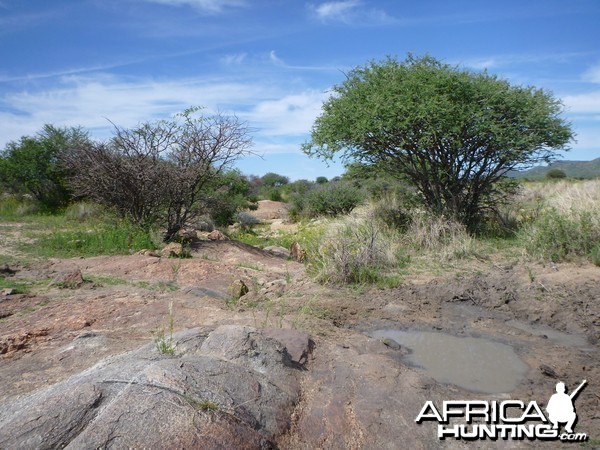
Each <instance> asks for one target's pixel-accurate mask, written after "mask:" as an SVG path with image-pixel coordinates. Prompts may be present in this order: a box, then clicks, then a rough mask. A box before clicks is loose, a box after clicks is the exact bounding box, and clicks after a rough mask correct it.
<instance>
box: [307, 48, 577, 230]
mask: <svg viewBox="0 0 600 450" xmlns="http://www.w3.org/2000/svg"><path fill="white" fill-rule="evenodd" d="M562 111H563V106H562V104H561V102H560V101H559V100H557V99H555V98H553V96H552V95H551V94H550V93H548V92H546V91H544V90H540V89H535V88H533V87H522V86H512V85H510V84H509V83H508V82H507V81H505V80H502V79H499V78H498V77H496V76H493V75H488V74H487V73H485V72H484V73H474V72H470V71H467V70H461V69H458V68H456V67H452V66H450V65H447V64H444V63H442V62H440V61H438V60H436V59H434V58H432V57H430V56H425V57H421V58H415V57H412V56H410V55H409V57H408V58H407V59H406V60H405V61H402V62H399V61H397V60H395V59H392V58H388V59H386V60H384V61H382V62H371V63H369V64H367V65H366V66H364V67H358V68H356V69H354V70H352V71H351V72H350V73H349V74H348V75H347V79H346V80H345V81H344V82H343V83H341V84H340V85H337V86H335V87H334V88H333V94H332V95H331V97H330V98H329V100H327V101H326V102H325V104H324V105H323V113H322V114H321V116H320V117H318V118H317V119H316V122H315V124H314V126H313V130H312V135H311V141H310V142H308V143H306V144H305V145H304V146H303V150H304V152H305V153H307V154H308V155H311V156H318V157H321V158H324V159H331V158H333V156H334V155H335V154H336V153H341V154H342V157H343V159H344V160H345V161H346V162H349V161H358V162H361V163H363V164H377V165H378V166H379V167H384V168H385V170H387V171H389V172H390V173H392V174H394V175H395V176H399V177H401V176H402V175H403V174H404V175H405V176H406V177H407V178H408V179H409V180H410V181H411V182H412V183H413V184H414V185H415V186H416V188H417V190H418V191H419V193H420V195H421V197H422V199H423V200H424V202H425V204H426V205H427V206H428V207H429V208H430V209H431V210H432V211H433V212H435V213H440V214H446V215H450V216H452V217H454V218H456V219H458V220H460V221H461V222H463V223H465V224H466V225H467V226H469V227H470V228H471V229H474V228H475V227H476V225H477V224H478V222H479V220H480V219H481V216H482V214H483V213H484V212H485V211H486V210H487V209H488V208H494V207H495V206H496V205H497V204H498V202H499V201H500V200H501V199H502V198H503V197H504V196H505V195H506V193H507V191H506V190H505V189H504V188H502V183H500V182H501V181H502V179H503V176H504V175H505V174H506V172H508V171H509V170H512V169H515V168H524V167H528V166H531V165H533V164H536V163H539V162H541V161H550V160H552V159H553V158H554V156H555V152H556V151H557V150H560V149H566V146H567V144H568V143H569V141H571V140H572V138H573V133H572V131H571V128H570V125H569V124H568V123H567V122H566V121H565V120H564V119H562V118H561V117H560V115H561V113H562Z"/></svg>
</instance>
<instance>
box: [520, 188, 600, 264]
mask: <svg viewBox="0 0 600 450" xmlns="http://www.w3.org/2000/svg"><path fill="white" fill-rule="evenodd" d="M527 189H528V192H526V194H527V195H529V196H534V197H536V198H537V199H538V200H537V201H538V204H539V205H540V206H539V208H538V213H537V215H536V217H534V219H533V220H531V221H530V223H528V224H526V225H525V226H524V227H523V229H522V231H521V235H520V237H521V239H522V242H523V246H524V247H525V249H526V250H527V252H528V253H529V254H530V255H531V256H534V257H539V258H543V259H549V260H552V261H554V262H559V261H569V260H574V259H581V258H584V259H589V260H591V261H592V262H594V263H595V264H597V265H600V180H587V181H582V182H572V181H571V182H566V181H561V182H556V183H543V184H542V183H539V184H534V185H529V186H528V187H527Z"/></svg>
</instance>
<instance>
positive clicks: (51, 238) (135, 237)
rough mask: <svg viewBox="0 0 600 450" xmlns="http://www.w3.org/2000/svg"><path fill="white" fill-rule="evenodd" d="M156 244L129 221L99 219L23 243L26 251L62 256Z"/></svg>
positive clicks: (124, 250)
mask: <svg viewBox="0 0 600 450" xmlns="http://www.w3.org/2000/svg"><path fill="white" fill-rule="evenodd" d="M155 248H157V243H156V241H155V240H154V239H153V236H152V234H151V233H150V232H148V231H146V230H143V229H140V228H138V227H136V226H134V225H132V224H131V223H129V222H127V221H119V222H114V223H98V224H95V225H94V226H93V228H90V229H86V230H82V229H76V230H61V229H55V230H53V231H52V232H51V233H47V234H42V235H40V236H39V237H38V238H37V239H36V240H35V242H33V243H30V244H24V245H23V250H24V251H26V252H29V253H32V254H35V255H36V256H41V257H58V258H67V257H73V256H99V255H120V254H128V253H132V252H135V251H138V250H142V249H155Z"/></svg>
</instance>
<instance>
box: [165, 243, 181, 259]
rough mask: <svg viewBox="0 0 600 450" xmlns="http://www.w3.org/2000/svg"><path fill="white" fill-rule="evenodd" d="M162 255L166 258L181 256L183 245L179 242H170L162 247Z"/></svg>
mask: <svg viewBox="0 0 600 450" xmlns="http://www.w3.org/2000/svg"><path fill="white" fill-rule="evenodd" d="M161 255H162V256H163V257H165V258H180V257H182V256H183V245H181V244H180V243H179V242H170V243H168V244H167V245H166V246H165V247H164V248H163V249H162V251H161Z"/></svg>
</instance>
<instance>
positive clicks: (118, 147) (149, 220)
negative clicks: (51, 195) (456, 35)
mask: <svg viewBox="0 0 600 450" xmlns="http://www.w3.org/2000/svg"><path fill="white" fill-rule="evenodd" d="M198 110H199V109H198V108H191V109H188V110H186V111H184V112H183V113H181V114H178V115H177V116H175V118H174V119H172V120H161V121H157V122H146V123H143V124H141V125H139V126H138V127H136V128H133V129H125V128H120V127H118V126H115V136H114V138H113V139H111V140H110V141H108V142H106V143H91V144H90V145H87V146H82V147H81V148H79V149H78V150H77V151H76V152H73V153H71V154H69V157H68V165H69V166H70V167H71V168H72V170H73V173H74V176H73V178H72V180H71V182H72V185H73V186H74V188H75V189H76V190H77V192H78V193H79V194H80V195H84V196H87V197H90V198H92V199H94V200H95V201H97V202H100V203H103V204H105V205H108V206H111V207H113V208H115V209H116V210H117V211H118V212H119V213H120V214H121V215H122V216H124V217H127V218H129V219H130V220H132V221H133V222H134V223H136V224H138V225H141V226H143V227H150V226H153V225H156V224H160V225H162V226H165V228H166V232H165V235H164V239H165V241H169V240H171V239H172V238H173V237H174V235H175V234H176V233H177V232H178V231H179V230H180V229H181V228H182V227H184V226H185V225H186V223H188V222H189V221H191V220H193V219H194V218H196V217H197V216H198V215H199V214H201V213H202V212H203V207H204V206H205V205H206V201H207V199H206V196H207V191H208V190H209V188H210V189H213V188H214V185H215V180H217V179H218V178H219V177H220V176H221V174H222V173H223V172H224V171H225V170H227V169H229V168H230V167H231V165H232V163H233V162H234V161H236V160H237V159H238V158H239V157H240V156H242V155H245V154H249V153H250V147H251V139H250V137H249V129H248V127H247V126H246V125H245V124H244V123H242V122H240V121H239V120H238V119H237V118H236V117H232V116H225V115H222V114H217V115H214V116H200V117H197V116H196V113H197V112H198Z"/></svg>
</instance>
